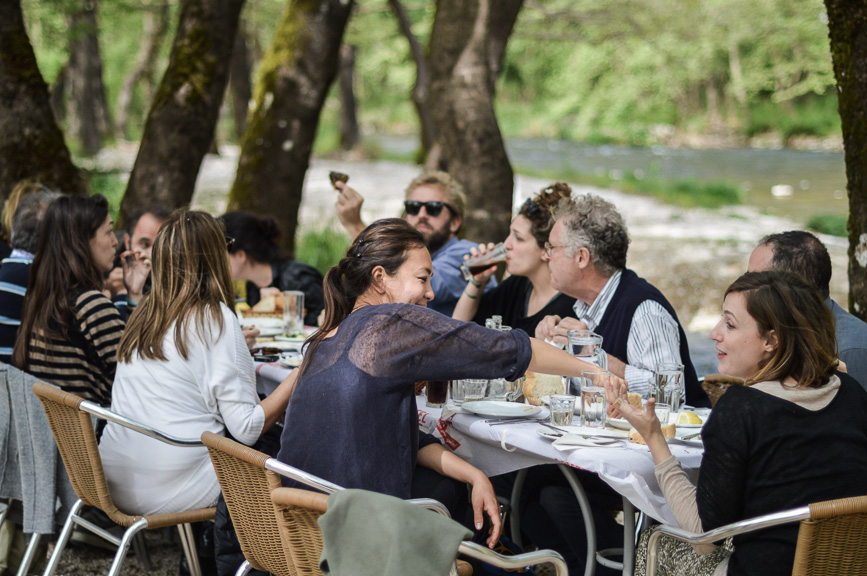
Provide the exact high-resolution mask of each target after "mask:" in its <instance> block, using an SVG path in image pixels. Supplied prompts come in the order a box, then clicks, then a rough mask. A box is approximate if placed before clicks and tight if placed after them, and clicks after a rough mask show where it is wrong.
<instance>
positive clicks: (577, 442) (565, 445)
mask: <svg viewBox="0 0 867 576" xmlns="http://www.w3.org/2000/svg"><path fill="white" fill-rule="evenodd" d="M552 445H553V446H554V448H556V449H557V450H563V451H565V450H574V449H576V448H623V447H624V446H625V445H626V443H625V441H624V440H615V439H613V438H594V437H592V436H591V437H589V438H585V437H584V436H581V435H578V434H564V435H563V436H561V437H559V438H557V439H556V440H554V443H553V444H552Z"/></svg>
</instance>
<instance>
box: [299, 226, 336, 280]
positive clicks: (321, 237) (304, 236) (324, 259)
mask: <svg viewBox="0 0 867 576" xmlns="http://www.w3.org/2000/svg"><path fill="white" fill-rule="evenodd" d="M348 246H349V238H348V237H347V236H346V234H345V233H344V232H343V230H342V229H340V230H338V229H337V228H336V227H334V226H331V225H329V226H327V227H326V228H322V229H320V230H306V231H304V232H302V233H301V237H300V238H299V239H298V242H297V244H296V246H295V259H296V260H299V261H301V262H304V263H305V264H310V265H311V266H313V267H314V268H316V269H317V270H319V271H320V272H322V273H323V274H325V273H326V272H327V271H328V269H329V268H331V267H332V266H334V265H335V264H337V263H338V262H339V261H340V259H341V258H343V256H344V255H345V254H346V248H347V247H348Z"/></svg>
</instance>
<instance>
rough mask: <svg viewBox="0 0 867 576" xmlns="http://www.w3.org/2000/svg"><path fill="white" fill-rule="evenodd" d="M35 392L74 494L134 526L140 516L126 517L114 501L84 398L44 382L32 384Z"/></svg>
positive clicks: (109, 514) (117, 519) (121, 521)
mask: <svg viewBox="0 0 867 576" xmlns="http://www.w3.org/2000/svg"><path fill="white" fill-rule="evenodd" d="M33 392H34V393H35V394H36V396H38V397H39V399H40V400H41V401H42V406H43V407H44V408H45V415H46V416H47V417H48V425H49V426H50V427H51V432H52V434H54V441H55V442H57V448H58V449H59V450H60V457H61V458H62V459H63V464H64V466H66V472H67V474H68V475H69V481H70V482H71V483H72V487H73V489H74V490H75V494H76V495H77V496H78V497H79V498H80V499H81V501H82V502H84V503H85V504H87V505H88V506H95V507H97V508H99V509H100V510H102V511H103V512H105V513H106V514H107V515H108V516H109V517H110V518H111V519H112V520H113V521H115V522H116V523H118V524H120V525H121V526H123V527H125V528H128V527H129V526H131V525H132V524H133V523H134V522H136V521H137V520H138V519H139V518H141V516H130V515H128V514H124V513H123V512H121V511H120V510H118V509H117V507H116V506H115V505H114V502H112V499H111V495H110V494H109V491H108V484H107V483H106V481H105V472H104V471H103V468H102V459H101V458H100V457H99V446H98V444H97V441H96V433H95V432H94V429H93V420H92V419H91V416H90V415H89V414H87V413H86V412H82V411H81V410H80V409H79V407H80V406H81V403H82V402H83V401H84V399H83V398H81V397H79V396H76V395H75V394H70V393H69V392H64V391H63V390H61V389H59V388H55V387H54V386H51V385H49V384H45V383H42V382H37V383H35V384H34V385H33Z"/></svg>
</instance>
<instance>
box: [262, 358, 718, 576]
mask: <svg viewBox="0 0 867 576" xmlns="http://www.w3.org/2000/svg"><path fill="white" fill-rule="evenodd" d="M290 371H291V368H289V367H286V366H282V365H280V364H276V363H274V364H265V363H257V366H256V374H257V385H258V388H259V392H260V393H262V394H268V393H269V392H270V391H271V390H273V389H274V388H276V386H277V385H278V384H279V383H280V382H281V381H282V380H283V379H284V378H285V377H286V376H287V375H288V374H289V372H290ZM416 404H417V407H418V422H419V428H420V429H421V430H423V431H425V432H428V433H431V434H434V435H435V436H437V437H439V438H440V439H441V440H442V443H443V445H445V446H446V447H448V448H449V449H450V450H452V451H453V452H454V453H455V454H457V455H458V456H461V457H462V458H463V459H465V460H467V461H468V462H470V463H472V464H473V465H474V466H476V467H477V468H479V469H480V470H482V471H483V472H484V473H485V474H487V475H488V476H498V475H500V474H505V473H508V472H514V471H522V470H523V471H526V470H527V469H529V468H532V467H533V466H537V465H541V464H558V465H559V466H560V469H561V470H562V471H563V473H564V475H565V476H566V479H567V481H568V482H569V484H570V486H571V487H572V489H573V491H574V492H575V496H576V498H577V499H578V503H579V505H580V506H581V508H582V513H583V518H584V523H585V528H586V531H587V535H588V549H589V550H595V549H596V547H595V529H594V526H593V521H592V517H591V515H590V511H589V504H588V502H587V497H586V495H585V494H584V492H583V489H582V487H581V485H580V482H579V481H578V477H577V475H575V474H573V473H571V472H572V471H573V470H586V471H589V472H593V473H595V474H597V475H598V476H599V477H600V478H601V479H602V480H603V481H605V482H606V483H607V484H608V485H609V486H611V487H612V488H613V489H614V490H615V491H616V492H617V493H618V494H620V495H621V496H622V498H623V503H624V549H623V562H622V573H623V574H624V576H628V575H631V574H632V568H633V560H634V544H635V541H634V537H635V523H634V510H636V509H637V510H638V511H641V512H643V513H644V514H646V515H647V516H649V517H651V518H654V519H655V520H657V521H659V522H662V523H664V524H671V525H677V522H676V520H675V519H674V516H673V514H672V512H671V509H670V508H669V507H668V504H667V503H666V501H665V498H664V496H663V495H662V491H661V489H660V487H659V484H658V483H657V481H656V476H655V474H654V464H653V458H652V457H651V455H650V451H649V450H648V449H647V447H646V446H643V445H640V444H635V443H631V442H628V441H624V442H622V443H619V444H618V445H616V446H592V447H589V446H583V447H577V448H573V449H565V450H560V449H558V448H557V447H555V446H554V444H553V442H552V440H551V439H550V438H545V437H543V436H541V435H540V434H539V433H538V430H539V429H540V427H541V424H540V423H539V422H540V421H541V422H547V420H548V418H547V417H548V414H549V413H548V409H547V407H541V411H540V412H539V413H538V414H535V415H534V416H532V417H531V418H527V419H526V420H518V421H515V422H510V423H505V424H504V423H501V422H499V421H498V420H499V419H498V418H492V417H489V416H480V415H476V414H473V413H470V412H467V411H465V410H463V409H461V408H457V407H454V406H446V407H445V408H439V407H429V406H427V405H426V401H425V398H424V396H417V397H416ZM670 448H671V451H672V454H673V455H674V456H675V457H676V458H677V459H678V460H679V461H680V463H681V465H682V467H683V468H684V470H685V471H686V473H687V475H688V476H690V478H691V479H692V480H693V481H695V479H696V478H697V476H698V469H699V466H700V465H701V458H702V454H703V453H704V450H703V448H702V447H701V445H700V443H697V442H690V443H686V442H684V443H681V442H679V441H678V440H674V441H672V443H671V444H670ZM519 478H522V476H521V475H519ZM520 489H521V482H518V483H516V492H515V494H513V497H512V513H513V515H515V514H517V513H518V507H517V499H516V498H517V496H518V493H519V492H520ZM513 536H517V534H515V531H513ZM596 561H597V559H596V558H594V557H593V556H592V555H589V554H588V559H587V563H586V567H585V576H592V574H593V573H594V571H595V565H596ZM601 561H602V562H604V560H601ZM608 565H613V564H611V563H609V564H608Z"/></svg>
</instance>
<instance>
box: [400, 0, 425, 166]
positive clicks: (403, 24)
mask: <svg viewBox="0 0 867 576" xmlns="http://www.w3.org/2000/svg"><path fill="white" fill-rule="evenodd" d="M388 4H389V6H391V9H392V10H394V15H395V16H396V17H397V23H398V26H399V27H400V31H401V33H403V35H404V37H405V38H406V40H407V42H409V51H410V54H412V60H413V62H415V85H414V86H413V87H412V103H413V104H414V105H415V110H416V113H417V114H418V121H419V127H420V129H421V148H420V150H419V158H426V157H428V155H429V153H430V151H431V149H432V148H433V147H434V144H435V143H436V131H435V128H434V119H433V112H432V111H431V109H430V104H429V102H428V100H429V98H430V69H429V67H428V63H427V60H426V59H425V57H424V53H423V52H422V48H421V44H419V43H418V39H417V38H416V37H415V34H413V33H412V26H411V25H410V21H409V16H408V15H407V13H406V8H404V6H403V4H401V2H400V0H388Z"/></svg>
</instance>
